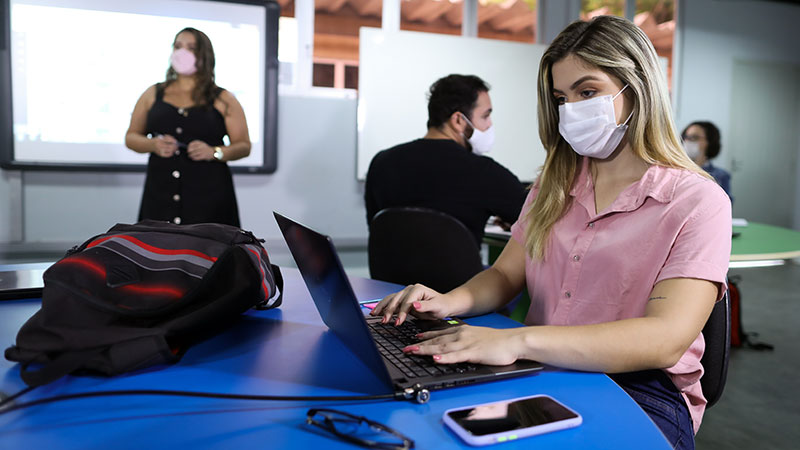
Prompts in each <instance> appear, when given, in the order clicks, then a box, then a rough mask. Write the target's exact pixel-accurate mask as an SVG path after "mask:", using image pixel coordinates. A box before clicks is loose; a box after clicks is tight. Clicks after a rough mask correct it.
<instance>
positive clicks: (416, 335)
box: [414, 333, 422, 339]
mask: <svg viewBox="0 0 800 450" xmlns="http://www.w3.org/2000/svg"><path fill="white" fill-rule="evenodd" d="M414 337H415V338H417V339H422V333H417V334H415V335H414Z"/></svg>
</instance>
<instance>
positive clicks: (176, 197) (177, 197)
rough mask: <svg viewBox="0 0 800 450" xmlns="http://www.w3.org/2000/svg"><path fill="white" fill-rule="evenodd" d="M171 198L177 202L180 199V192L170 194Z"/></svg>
mask: <svg viewBox="0 0 800 450" xmlns="http://www.w3.org/2000/svg"><path fill="white" fill-rule="evenodd" d="M172 200H173V201H176V202H179V201H181V195H180V194H175V195H173V196H172Z"/></svg>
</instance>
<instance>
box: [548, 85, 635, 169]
mask: <svg viewBox="0 0 800 450" xmlns="http://www.w3.org/2000/svg"><path fill="white" fill-rule="evenodd" d="M627 87H628V85H627V84H626V85H625V87H623V88H622V89H621V90H620V91H619V92H617V95H615V96H613V97H612V96H611V95H603V96H602V97H595V98H591V99H589V100H583V101H580V102H573V103H564V104H563V105H559V106H558V115H559V120H558V131H559V132H560V133H561V136H563V137H564V140H566V141H567V143H569V145H570V146H572V149H573V150H575V153H577V154H579V155H583V156H589V157H592V158H597V159H606V158H608V157H609V156H610V155H611V154H612V153H614V150H615V149H616V148H617V146H618V145H619V143H620V141H622V137H623V136H625V132H626V131H627V130H628V125H627V124H628V120H630V119H631V117H632V116H633V111H631V113H630V115H628V118H627V119H625V122H624V123H622V124H621V125H617V119H616V115H615V114H614V99H615V98H617V96H619V94H621V93H622V91H624V90H625V89H626V88H627Z"/></svg>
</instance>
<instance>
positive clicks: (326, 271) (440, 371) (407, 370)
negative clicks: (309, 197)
mask: <svg viewBox="0 0 800 450" xmlns="http://www.w3.org/2000/svg"><path fill="white" fill-rule="evenodd" d="M273 214H274V215H275V220H276V221H277V222H278V226H279V227H280V229H281V233H283V237H284V239H285V240H286V243H287V244H288V246H289V250H290V251H291V253H292V256H293V257H294V260H295V262H296V263H297V267H298V269H299V270H300V273H301V275H302V276H303V280H304V281H305V283H306V286H307V287H308V291H309V293H310V294H311V298H312V299H313V301H314V305H315V306H316V307H317V310H318V311H319V315H320V316H321V317H322V321H323V322H325V325H327V326H328V328H329V329H330V330H331V331H333V333H334V334H335V335H336V336H337V337H338V338H339V339H341V341H342V342H343V343H344V344H345V345H346V346H347V347H348V348H349V349H350V351H352V352H353V353H354V354H355V355H356V356H358V357H359V358H360V359H361V361H362V362H363V363H364V364H365V365H366V366H367V367H368V368H369V369H370V370H371V371H372V372H374V373H375V374H376V375H377V376H378V377H379V378H380V379H381V380H383V381H384V382H385V384H387V386H391V387H392V388H393V389H394V390H395V392H399V391H403V390H404V389H406V388H411V387H414V386H416V385H419V386H420V387H422V388H426V389H428V390H433V389H442V388H448V387H453V386H457V385H463V384H471V383H476V382H484V381H492V380H497V379H501V378H508V377H514V376H520V375H523V374H529V373H532V372H536V371H538V370H541V369H542V365H541V364H540V363H538V362H535V361H526V360H520V361H517V362H516V363H514V364H511V365H507V366H488V365H482V364H470V363H461V364H437V363H435V362H434V361H433V358H431V357H430V356H418V355H406V354H404V353H403V352H402V351H401V349H402V348H403V347H405V346H406V345H408V344H410V343H413V342H417V341H418V340H417V339H416V338H415V337H414V336H415V334H416V333H419V332H421V331H428V330H435V329H441V328H446V327H453V326H460V325H463V324H464V322H462V321H461V320H459V319H456V318H446V319H442V320H420V319H417V318H414V317H411V316H409V318H408V319H407V320H406V321H405V322H404V323H403V324H401V325H400V326H399V327H395V326H394V325H393V322H390V323H388V324H381V323H380V322H381V319H380V317H371V316H367V317H365V316H364V312H363V310H362V308H361V305H360V304H359V302H358V299H357V298H356V296H355V293H354V292H353V288H352V286H351V285H350V280H348V278H347V275H346V274H345V271H344V268H343V267H342V263H341V261H340V260H339V256H338V254H337V253H336V248H335V247H334V245H333V241H332V240H331V238H330V237H329V236H326V235H323V234H321V233H318V232H316V231H314V230H312V229H310V228H308V227H306V226H304V225H301V224H299V223H297V222H295V221H294V220H292V219H289V218H288V217H285V216H283V215H281V214H279V213H277V212H274V213H273Z"/></svg>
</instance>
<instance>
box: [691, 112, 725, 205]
mask: <svg viewBox="0 0 800 450" xmlns="http://www.w3.org/2000/svg"><path fill="white" fill-rule="evenodd" d="M681 138H682V139H683V147H684V148H685V149H686V154H687V155H689V158H692V161H694V162H695V163H697V165H698V166H700V167H702V168H703V170H705V171H706V172H708V173H709V174H710V175H711V176H712V177H714V179H715V180H717V183H719V185H720V186H722V189H723V190H724V191H725V193H726V194H728V197H730V198H731V199H733V196H732V195H731V174H730V173H728V171H726V170H725V169H723V168H721V167H717V166H715V165H713V164H711V160H712V159H714V158H716V157H717V155H719V151H720V150H721V149H722V145H721V143H720V135H719V129H718V128H717V127H716V126H715V125H714V124H713V123H711V122H705V121H698V122H692V123H690V124H689V126H688V127H686V128H685V129H684V130H683V133H681Z"/></svg>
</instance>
